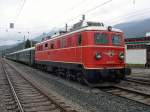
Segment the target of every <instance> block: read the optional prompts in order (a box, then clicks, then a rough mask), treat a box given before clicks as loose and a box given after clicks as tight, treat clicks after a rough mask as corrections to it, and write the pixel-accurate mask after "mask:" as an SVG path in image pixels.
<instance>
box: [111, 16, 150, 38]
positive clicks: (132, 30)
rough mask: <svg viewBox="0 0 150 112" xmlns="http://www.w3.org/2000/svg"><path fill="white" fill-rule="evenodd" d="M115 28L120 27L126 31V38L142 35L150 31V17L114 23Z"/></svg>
mask: <svg viewBox="0 0 150 112" xmlns="http://www.w3.org/2000/svg"><path fill="white" fill-rule="evenodd" d="M114 27H115V28H119V29H121V30H123V31H124V32H125V36H126V38H133V37H142V36H145V34H146V32H150V18H148V19H144V20H140V21H134V22H127V23H121V24H117V25H114Z"/></svg>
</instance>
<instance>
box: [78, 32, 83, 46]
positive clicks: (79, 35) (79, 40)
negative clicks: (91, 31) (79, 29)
mask: <svg viewBox="0 0 150 112" xmlns="http://www.w3.org/2000/svg"><path fill="white" fill-rule="evenodd" d="M81 44H82V35H81V33H79V34H78V45H79V46H80V45H81Z"/></svg>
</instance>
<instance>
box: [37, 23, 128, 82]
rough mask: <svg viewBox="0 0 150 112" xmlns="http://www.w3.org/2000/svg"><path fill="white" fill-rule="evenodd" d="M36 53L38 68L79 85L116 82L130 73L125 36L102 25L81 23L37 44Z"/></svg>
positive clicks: (117, 30)
mask: <svg viewBox="0 0 150 112" xmlns="http://www.w3.org/2000/svg"><path fill="white" fill-rule="evenodd" d="M35 50H36V51H35V63H36V65H37V66H38V67H39V68H43V69H46V70H48V71H51V72H55V73H56V74H57V75H61V76H63V77H66V78H72V79H77V80H78V81H80V82H82V81H84V82H86V83H88V84H95V83H96V84H97V83H103V82H114V81H118V80H120V79H123V78H124V77H125V75H128V74H130V69H127V68H126V64H125V43H124V33H123V32H122V31H121V30H119V29H115V28H112V27H105V26H104V25H103V23H96V22H87V21H80V22H79V23H76V24H75V25H74V26H73V27H72V29H71V30H70V31H69V32H67V33H64V34H60V35H55V36H53V37H51V39H48V40H45V41H43V42H41V43H38V44H37V45H36V48H35Z"/></svg>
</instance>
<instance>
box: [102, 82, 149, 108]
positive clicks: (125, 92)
mask: <svg viewBox="0 0 150 112" xmlns="http://www.w3.org/2000/svg"><path fill="white" fill-rule="evenodd" d="M130 83H131V82H130ZM132 83H137V82H132ZM127 84H128V85H126V86H124V85H121V84H118V85H113V86H112V87H111V88H109V89H106V90H105V89H104V91H105V92H108V93H111V94H113V95H117V96H120V97H123V98H127V99H130V100H134V101H136V102H140V103H143V104H145V105H148V106H150V92H145V91H140V90H138V89H136V87H135V88H132V87H130V84H129V83H127ZM140 84H141V83H140ZM132 86H133V85H132ZM135 86H137V87H138V85H137V84H135Z"/></svg>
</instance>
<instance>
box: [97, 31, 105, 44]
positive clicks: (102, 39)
mask: <svg viewBox="0 0 150 112" xmlns="http://www.w3.org/2000/svg"><path fill="white" fill-rule="evenodd" d="M94 38H95V43H96V44H108V35H107V34H106V33H95V35H94Z"/></svg>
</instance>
